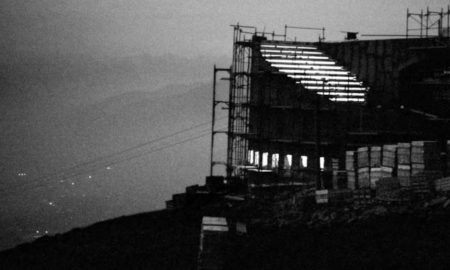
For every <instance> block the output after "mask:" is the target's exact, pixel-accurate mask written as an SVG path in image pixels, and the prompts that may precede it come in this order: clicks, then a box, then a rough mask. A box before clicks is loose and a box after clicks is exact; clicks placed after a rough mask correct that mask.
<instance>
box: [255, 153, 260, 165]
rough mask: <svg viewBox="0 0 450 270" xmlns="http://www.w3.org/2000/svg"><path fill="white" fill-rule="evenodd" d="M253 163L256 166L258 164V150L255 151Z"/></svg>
mask: <svg viewBox="0 0 450 270" xmlns="http://www.w3.org/2000/svg"><path fill="white" fill-rule="evenodd" d="M255 165H256V166H258V165H259V152H258V151H255Z"/></svg>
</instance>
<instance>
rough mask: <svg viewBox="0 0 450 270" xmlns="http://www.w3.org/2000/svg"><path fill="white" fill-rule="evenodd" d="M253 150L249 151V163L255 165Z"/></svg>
mask: <svg viewBox="0 0 450 270" xmlns="http://www.w3.org/2000/svg"><path fill="white" fill-rule="evenodd" d="M253 154H254V153H253V150H248V163H250V164H253V162H254V156H253Z"/></svg>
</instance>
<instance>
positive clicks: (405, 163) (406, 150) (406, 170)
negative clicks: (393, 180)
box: [397, 143, 411, 189]
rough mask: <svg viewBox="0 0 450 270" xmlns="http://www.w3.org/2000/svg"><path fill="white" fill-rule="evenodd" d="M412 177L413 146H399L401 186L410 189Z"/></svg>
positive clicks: (399, 144) (401, 144) (398, 171)
mask: <svg viewBox="0 0 450 270" xmlns="http://www.w3.org/2000/svg"><path fill="white" fill-rule="evenodd" d="M410 176H411V144H410V143H398V144H397V177H398V180H399V182H400V185H401V186H402V187H404V188H405V189H408V188H409V185H410V179H409V178H410Z"/></svg>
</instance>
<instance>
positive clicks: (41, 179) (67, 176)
mask: <svg viewBox="0 0 450 270" xmlns="http://www.w3.org/2000/svg"><path fill="white" fill-rule="evenodd" d="M200 125H202V124H200ZM200 125H197V126H194V127H191V128H189V129H186V130H185V131H184V132H186V131H189V130H192V129H194V128H195V127H198V126H200ZM203 125H204V124H203ZM181 133H182V131H179V132H176V133H173V134H170V135H167V136H164V137H162V138H158V139H156V140H153V141H159V140H161V139H163V138H164V139H165V138H169V137H173V136H175V135H176V134H181ZM209 134H211V133H210V132H206V133H202V134H200V135H197V136H194V137H191V138H188V139H185V140H182V141H179V142H175V143H172V144H169V145H166V146H163V147H159V148H156V149H151V150H150V151H145V152H143V153H140V154H137V155H133V156H130V157H127V158H122V159H118V160H115V161H108V162H106V161H105V163H106V164H102V165H101V167H104V166H105V165H115V164H119V163H123V162H126V161H129V160H132V159H135V158H138V157H141V156H144V155H149V154H151V153H154V152H157V151H161V150H164V149H167V148H170V147H173V146H176V145H179V144H182V143H186V142H189V141H192V140H196V139H199V138H201V137H204V136H206V135H209ZM149 143H150V142H147V143H143V144H140V145H144V144H145V145H147V144H149ZM131 148H133V149H135V148H137V147H136V146H135V147H131ZM131 148H129V149H131ZM128 151H129V150H128ZM123 152H126V151H125V150H123V151H120V152H117V153H123ZM108 156H113V154H110V155H108ZM98 159H100V158H97V160H98ZM83 164H86V166H87V165H90V164H88V162H84V163H83ZM80 165H81V164H78V165H76V166H74V167H80ZM74 167H72V168H74ZM98 167H100V164H99V165H97V166H95V168H92V169H89V170H84V171H82V172H76V171H75V172H72V173H71V174H69V175H66V176H63V177H58V179H60V180H65V179H69V178H73V177H76V176H79V175H83V174H86V173H89V172H93V171H98V170H100V168H98ZM68 170H69V169H67V170H65V171H68ZM61 173H63V174H64V171H63V172H61ZM61 173H59V174H61ZM52 175H58V173H54V174H52ZM52 175H50V176H52ZM50 176H45V177H40V178H36V179H34V180H33V181H32V182H28V183H25V184H24V185H22V186H14V187H10V188H7V189H4V190H2V191H1V192H2V193H3V192H6V191H9V190H11V189H17V188H20V187H24V186H26V185H30V184H35V183H38V182H40V183H41V185H37V186H32V187H31V188H29V189H21V191H27V190H31V189H36V188H40V187H44V186H45V185H44V184H43V183H42V181H45V182H48V181H51V180H54V179H51V178H49V177H50Z"/></svg>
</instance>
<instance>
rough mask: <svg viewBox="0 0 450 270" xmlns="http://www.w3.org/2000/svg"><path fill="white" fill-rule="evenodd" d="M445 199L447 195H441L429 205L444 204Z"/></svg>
mask: <svg viewBox="0 0 450 270" xmlns="http://www.w3.org/2000/svg"><path fill="white" fill-rule="evenodd" d="M445 201H447V197H445V196H443V197H439V198H436V199H433V200H431V202H430V203H429V206H434V205H437V204H443V203H444V202H445Z"/></svg>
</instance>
